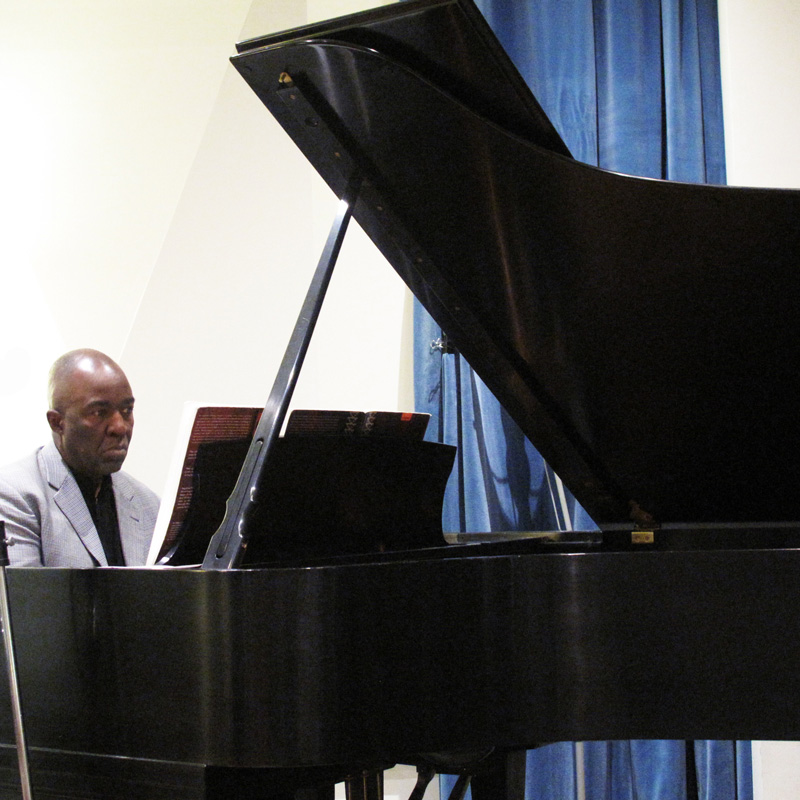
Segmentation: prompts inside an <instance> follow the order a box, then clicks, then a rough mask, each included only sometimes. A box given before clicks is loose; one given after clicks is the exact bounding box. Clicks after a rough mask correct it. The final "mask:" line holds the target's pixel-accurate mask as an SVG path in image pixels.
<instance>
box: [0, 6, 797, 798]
mask: <svg viewBox="0 0 800 800" xmlns="http://www.w3.org/2000/svg"><path fill="white" fill-rule="evenodd" d="M232 61H233V64H234V65H235V67H236V69H237V70H238V71H239V73H241V75H242V77H243V78H244V79H245V80H246V81H247V83H248V84H249V85H250V86H251V87H252V89H253V91H254V93H255V94H256V96H257V97H258V98H259V99H260V100H261V101H262V102H263V104H264V105H265V106H266V108H267V109H269V111H270V112H271V113H272V114H273V115H274V116H275V118H276V119H277V120H278V121H279V122H280V124H281V125H282V126H283V128H284V129H285V130H286V132H287V133H288V135H289V136H291V137H292V139H293V140H294V141H295V142H296V144H297V145H298V147H300V149H301V150H302V151H303V153H304V154H305V155H306V156H307V158H308V160H309V161H310V162H311V164H312V165H313V166H314V167H315V168H316V169H317V170H318V172H319V173H320V174H321V175H322V176H323V178H324V179H325V180H326V181H327V183H328V184H329V186H330V187H331V188H332V189H333V191H334V192H336V194H337V195H338V196H340V197H341V198H343V207H344V211H343V212H342V214H341V219H339V220H338V222H336V223H335V225H334V230H333V231H332V241H331V243H330V248H327V249H328V251H329V252H328V253H327V256H325V258H324V260H325V262H326V264H332V263H333V261H334V260H335V258H334V256H335V251H336V250H337V247H338V243H339V242H340V238H341V235H342V234H343V230H344V220H346V219H347V218H349V216H350V215H352V217H353V218H354V219H356V220H357V221H358V223H359V224H360V225H361V226H362V227H363V228H364V230H365V231H366V232H367V233H368V234H369V236H370V237H371V238H372V240H373V241H374V242H375V244H376V245H377V246H378V248H379V249H380V250H381V252H382V253H383V254H384V255H385V256H386V258H387V260H388V261H389V263H390V264H391V265H392V266H393V267H394V268H395V269H396V270H397V271H398V273H399V274H400V275H401V276H402V278H403V279H404V280H405V281H406V283H407V284H408V286H409V287H410V288H411V289H412V290H413V292H414V294H415V295H416V297H417V298H419V300H420V301H421V302H422V303H423V304H424V306H425V307H426V308H427V309H428V311H429V312H430V313H431V314H432V315H433V317H434V318H435V319H436V320H437V322H438V323H439V324H440V325H441V326H442V328H443V329H444V330H445V331H446V332H447V335H448V337H449V339H450V341H451V342H452V343H453V344H454V345H455V346H456V347H457V348H458V349H459V350H460V352H461V353H462V354H463V355H464V356H465V357H466V358H467V360H468V361H469V363H470V364H471V365H472V366H473V367H474V368H475V370H476V371H477V372H478V373H479V374H480V375H481V377H482V378H483V380H484V381H485V382H486V384H487V385H488V386H489V388H490V389H491V390H492V391H493V392H494V393H495V395H496V396H497V397H498V398H499V399H500V401H501V402H502V403H503V405H504V406H505V408H506V409H507V410H508V412H509V413H510V414H511V416H512V417H513V418H514V420H515V421H516V422H517V423H518V424H519V426H520V427H521V428H522V430H523V431H524V432H525V433H526V435H527V436H528V437H529V438H530V439H531V440H532V441H533V442H534V444H535V445H536V446H537V448H538V449H539V450H540V451H541V453H542V454H543V455H544V456H545V458H546V459H547V460H548V462H549V463H550V464H551V465H552V466H553V467H554V469H555V471H556V472H557V473H558V474H559V475H560V476H561V478H562V479H563V480H564V482H565V483H566V485H567V486H568V487H569V488H570V489H571V491H572V492H573V493H574V495H575V496H576V498H577V499H578V500H579V501H580V502H581V504H582V505H583V506H584V508H586V509H587V511H588V512H589V513H590V514H591V516H592V517H593V519H594V520H596V521H597V523H598V525H599V526H600V529H601V530H600V531H599V532H586V533H585V534H583V535H582V534H580V533H574V534H572V535H568V536H558V535H553V536H544V537H542V536H538V537H530V538H525V537H514V538H509V539H507V540H506V539H503V537H501V536H495V537H490V536H484V537H482V536H480V535H476V536H475V537H473V539H474V541H473V542H472V543H455V544H452V543H450V544H448V543H446V542H445V541H444V538H443V537H440V536H438V535H437V536H435V537H432V540H431V541H427V540H426V541H425V542H423V543H419V544H418V545H416V546H414V547H413V548H408V547H404V546H400V545H398V546H392V543H391V542H389V543H388V545H387V544H386V542H382V544H381V546H380V547H375V548H370V547H366V548H365V550H364V551H363V552H359V553H346V554H344V553H343V554H336V553H333V554H331V553H329V552H326V553H324V554H320V556H319V557H316V558H314V557H310V558H304V559H303V560H298V559H294V560H293V559H291V558H289V559H288V560H272V561H270V560H269V559H266V561H262V562H258V561H257V560H248V558H252V556H248V553H257V552H259V548H258V547H249V546H248V545H250V544H251V543H256V542H258V540H259V536H260V534H263V532H262V531H260V530H259V529H258V525H255V524H250V523H252V520H253V519H257V515H255V516H254V515H253V514H252V513H251V512H252V507H253V505H255V506H259V505H260V506H262V507H264V506H266V507H269V504H270V497H269V486H265V485H262V483H260V482H259V481H260V477H261V475H262V474H263V472H264V470H265V469H267V467H268V465H269V462H270V458H271V455H270V453H272V452H273V447H274V446H275V441H277V440H278V439H279V432H280V422H281V414H282V411H281V409H282V405H281V403H282V400H276V399H275V398H273V397H272V396H271V397H270V400H269V401H268V403H267V407H266V408H265V412H264V417H263V419H262V422H263V423H264V426H265V427H264V428H263V429H260V433H258V432H257V435H256V440H257V441H256V440H254V444H253V445H252V446H251V448H250V450H249V451H248V455H247V457H246V458H245V463H244V465H243V467H242V472H241V474H240V480H239V482H238V483H237V489H236V491H235V492H234V493H233V495H232V496H231V498H232V499H231V500H229V502H228V507H227V510H226V514H225V520H224V521H223V523H222V524H221V525H220V528H219V529H218V530H217V532H216V533H215V534H214V536H213V538H212V539H211V541H210V544H209V547H208V551H207V553H206V556H205V559H204V560H203V563H202V565H200V566H195V567H194V568H192V567H183V568H170V567H162V568H127V569H114V568H109V569H95V570H62V569H48V570H25V569H18V570H10V571H9V575H8V583H9V591H10V599H11V611H12V620H13V630H14V637H15V641H16V647H17V657H18V663H19V676H20V690H21V699H22V706H23V712H24V719H25V728H26V732H27V737H28V743H29V748H30V758H31V768H32V775H33V783H34V787H35V788H37V787H38V789H39V790H40V791H41V792H42V793H43V794H42V796H47V797H107V796H114V797H136V798H162V797H170V798H183V797H186V798H190V797H191V798H195V797H197V798H200V797H203V798H212V797H225V798H229V799H230V798H255V797H259V798H261V797H280V798H289V797H292V798H301V797H329V796H330V792H331V791H332V790H331V786H332V785H333V783H334V782H336V781H341V780H347V781H349V785H350V786H351V790H352V792H354V793H355V795H353V796H359V795H358V789H357V786H358V785H359V782H361V783H363V780H362V779H363V777H364V776H370V781H372V780H373V777H374V776H378V775H380V772H381V770H383V769H385V768H386V767H388V766H390V765H392V764H396V763H406V764H412V765H417V766H418V767H419V769H420V770H421V773H423V774H426V773H429V772H431V771H438V770H443V771H451V772H458V773H462V772H463V773H470V774H474V775H475V778H474V780H475V784H474V787H475V790H476V797H477V796H480V797H500V796H503V795H506V796H508V797H512V796H514V787H515V786H517V785H518V784H517V783H516V782H515V781H516V780H517V778H518V765H519V757H518V754H519V753H520V752H521V751H523V750H524V749H525V748H530V747H535V746H537V745H538V744H541V743H546V742H554V741H561V740H593V739H615V738H676V739H736V738H738V739H800V669H798V668H797V665H798V664H800V615H798V613H797V610H796V609H797V607H798V601H800V552H798V550H797V549H796V548H797V545H798V539H799V538H800V537H799V536H798V534H800V523H798V520H800V491H798V483H799V482H800V481H799V479H800V475H799V474H798V471H799V469H800V448H798V438H799V437H798V434H800V415H798V413H797V401H796V398H797V397H798V396H800V391H799V390H800V371H798V368H797V364H798V363H800V335H798V328H797V323H796V322H795V320H794V315H795V312H796V309H797V308H798V307H799V306H800V269H798V266H800V264H798V262H799V261H800V247H799V246H798V245H800V241H799V238H800V224H798V222H799V221H800V193H797V192H793V191H785V190H761V189H744V188H729V187H714V186H695V185H684V184H677V183H670V182H662V181H655V180H645V179H639V178H633V177H629V176H625V175H618V174H612V173H608V172H605V171H602V170H600V169H596V168H592V167H588V166H586V165H583V164H580V163H577V162H575V161H574V160H573V159H572V158H571V157H570V154H569V152H568V151H567V148H566V147H565V146H564V144H563V143H562V141H561V139H560V138H559V136H558V134H557V133H556V131H555V130H554V129H553V127H552V125H551V124H550V122H549V121H548V119H547V118H546V116H545V115H544V113H543V112H542V110H541V108H540V107H539V105H538V104H537V102H536V100H535V98H534V97H533V96H532V95H531V93H530V91H529V90H528V89H527V88H526V87H525V85H524V83H523V82H522V80H521V79H520V77H519V75H518V74H517V73H516V71H515V70H514V68H513V66H512V65H511V63H510V61H509V60H508V58H507V57H506V55H505V53H504V52H503V51H502V49H501V48H500V46H499V44H498V43H497V41H496V40H495V38H494V37H493V35H492V33H491V31H490V30H489V29H488V27H487V26H486V24H485V22H484V21H483V19H482V17H481V16H480V14H479V13H478V12H477V11H476V9H475V8H474V6H473V5H472V4H471V2H470V0H409V2H404V3H398V4H394V5H391V6H385V7H382V8H380V9H377V10H375V11H372V12H367V13H364V14H358V15H353V16H349V17H345V18H341V19H338V20H332V21H330V22H327V23H322V24H319V25H313V26H309V27H306V28H303V29H299V30H294V31H289V32H284V33H279V34H275V35H271V36H266V37H263V38H260V39H257V40H252V41H248V42H244V43H242V44H241V45H239V47H238V54H237V55H236V56H234V58H233V59H232ZM321 264H322V261H321ZM326 268H327V267H326ZM315 291H316V290H315ZM314 297H315V298H317V297H318V294H315V295H314ZM315 302H316V300H315ZM301 318H303V319H304V320H306V321H307V317H306V316H304V315H303V314H301ZM301 327H302V326H301ZM301 333H302V336H301V339H303V341H305V339H306V338H307V335H308V334H309V332H308V331H301ZM303 337H305V338H303ZM302 349H303V344H302V343H300V344H298V343H297V342H294V344H290V351H287V358H288V362H287V363H286V364H285V366H286V367H287V369H286V372H287V373H293V372H294V369H295V367H296V366H297V365H298V361H299V359H298V358H297V354H298V352H299V351H302ZM279 377H280V376H279ZM290 382H291V381H290V380H289V379H288V378H287V376H283V378H281V379H280V380H276V386H277V385H278V384H281V383H282V384H283V388H284V389H285V388H286V387H285V385H286V384H287V383H290ZM278 394H280V395H281V397H285V394H286V392H285V391H283V392H282V393H281V392H278ZM265 465H266V466H265ZM242 476H244V477H242ZM321 534H322V535H324V531H322V532H321ZM264 535H266V534H264ZM0 707H2V708H3V709H4V710H5V709H7V707H8V698H7V697H2V698H0ZM0 722H1V723H2V724H0V739H1V740H2V742H3V743H4V744H3V747H2V754H3V758H4V761H3V762H2V763H3V770H4V772H2V774H0V778H2V779H3V780H4V781H5V783H6V784H7V785H8V786H11V785H13V783H14V775H13V773H14V769H15V767H14V765H15V762H14V760H13V742H14V737H13V730H12V725H11V715H10V712H8V711H7V710H5V711H4V713H3V715H2V720H0ZM370 785H373V784H370ZM375 785H377V784H375ZM4 791H7V792H11V794H3V795H2V796H4V797H5V796H15V795H14V794H13V790H12V789H8V790H4ZM368 793H369V792H368V791H367V790H363V793H362V794H364V795H365V794H368Z"/></svg>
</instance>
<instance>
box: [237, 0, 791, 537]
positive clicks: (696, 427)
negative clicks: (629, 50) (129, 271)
mask: <svg viewBox="0 0 800 800" xmlns="http://www.w3.org/2000/svg"><path fill="white" fill-rule="evenodd" d="M238 49H239V55H237V56H235V57H234V58H233V59H232V61H233V63H234V65H235V67H236V68H237V69H238V70H239V72H240V73H241V74H242V76H243V77H244V78H245V80H246V81H247V82H248V83H249V84H250V86H251V87H252V88H253V90H254V91H255V92H256V94H257V95H258V97H259V98H260V99H261V100H262V101H263V102H264V104H265V105H266V106H267V107H268V108H269V110H270V111H271V112H272V114H273V115H274V116H275V117H276V118H277V120H278V121H279V122H280V124H281V125H282V126H283V127H284V129H285V130H286V131H287V132H288V133H289V135H290V136H291V137H292V139H293V140H294V141H295V142H296V143H297V145H298V146H299V147H300V149H301V150H302V151H303V153H304V154H305V155H306V156H307V158H308V159H309V161H310V162H311V163H312V164H313V165H314V167H315V168H316V169H317V170H318V171H319V173H320V174H321V175H322V177H323V178H324V179H325V180H326V181H327V183H328V184H329V185H330V187H331V188H332V189H333V191H334V192H336V193H337V194H338V195H340V196H341V195H342V194H343V192H344V190H345V187H346V185H347V183H348V181H349V180H350V179H351V177H352V175H353V174H354V173H355V172H358V173H360V174H361V175H362V177H363V185H362V188H361V191H360V194H359V198H358V201H357V203H356V206H355V210H354V216H355V218H356V220H357V221H358V222H359V224H360V225H361V226H362V228H364V230H365V231H366V232H367V233H368V235H369V236H370V237H371V238H372V240H373V241H374V242H375V244H376V245H377V246H378V248H379V249H380V250H381V251H382V253H383V254H384V255H385V256H386V258H387V259H388V260H389V262H390V263H391V264H392V265H393V266H394V268H395V269H396V270H397V271H398V273H399V274H400V275H401V277H402V278H403V279H404V281H405V282H406V283H407V284H408V286H409V287H410V288H411V290H412V291H413V292H414V294H415V295H416V296H417V297H418V298H419V300H420V301H421V302H422V303H423V304H424V305H425V307H426V308H427V309H428V311H429V312H430V313H431V314H432V316H433V317H434V318H435V319H436V321H437V322H438V323H439V324H440V325H441V327H442V328H443V329H444V330H445V331H446V332H447V334H448V336H449V338H450V340H451V342H452V343H453V344H455V346H456V347H457V348H458V349H459V350H460V351H461V352H462V353H463V355H464V356H465V357H466V359H467V360H468V361H469V363H470V364H471V365H472V367H473V368H474V369H475V370H476V371H477V372H478V374H479V375H480V376H481V377H482V378H483V380H484V381H485V382H486V384H487V385H488V386H489V388H490V389H491V390H492V391H493V392H494V393H495V395H496V396H497V398H498V399H499V400H500V402H501V403H502V404H503V405H504V407H505V408H506V410H507V411H508V412H509V413H510V415H511V416H512V417H513V418H514V419H515V421H516V422H517V423H518V424H519V426H520V427H521V428H522V430H523V431H524V432H525V434H526V435H527V436H528V437H529V438H530V439H531V441H532V442H533V443H534V444H535V445H536V447H537V448H538V449H539V450H540V452H541V453H542V455H543V456H544V457H545V458H546V459H547V461H548V462H549V463H550V464H551V465H552V466H553V468H554V469H555V470H556V472H557V473H558V474H559V475H560V476H561V477H562V479H563V480H564V482H565V483H566V484H567V486H569V488H570V489H571V490H572V492H573V493H574V494H575V496H576V497H577V499H578V500H579V501H580V502H581V503H582V505H583V506H584V507H585V508H586V510H587V511H588V512H589V513H590V514H591V515H592V517H593V518H594V519H595V520H596V521H597V522H598V523H599V524H600V525H601V526H602V527H604V528H613V527H630V525H631V521H635V522H637V523H639V524H646V525H649V524H651V522H652V524H654V525H661V526H663V527H669V526H676V525H677V526H681V525H684V524H693V525H695V524H697V525H704V524H708V525H715V526H716V525H725V524H730V523H746V524H748V525H749V524H754V523H759V524H781V523H791V522H795V521H797V520H798V519H800V492H798V490H797V487H798V484H799V483H800V475H798V465H799V463H800V448H798V439H800V436H798V434H800V415H799V414H798V413H797V403H796V398H797V397H798V396H799V395H800V392H798V389H800V385H799V384H800V378H798V365H799V364H800V336H798V325H797V323H796V322H795V321H794V319H793V316H794V313H795V311H796V309H797V308H798V307H800V270H798V253H800V248H798V245H799V244H800V242H798V229H799V228H800V226H798V220H800V192H794V191H785V190H763V189H741V188H730V187H713V186H697V185H689V184H678V183H674V182H666V181H655V180H648V179H639V178H631V177H628V176H622V175H617V174H614V173H609V172H605V171H603V170H599V169H597V168H594V167H589V166H586V165H583V164H580V163H578V162H576V161H574V160H573V159H572V158H571V157H570V156H569V153H568V151H567V149H566V147H565V146H564V144H563V142H562V141H561V139H560V138H559V136H558V134H557V133H556V132H555V130H554V129H553V127H552V125H551V124H550V123H549V121H548V120H547V118H546V116H545V114H544V113H543V112H542V110H541V108H540V107H539V105H538V104H537V102H536V100H535V99H534V98H533V96H532V95H531V93H530V92H529V90H528V89H527V88H526V87H525V85H524V83H523V81H522V79H521V78H520V76H519V75H518V73H517V72H516V70H515V69H514V67H513V66H512V64H511V62H510V61H509V59H508V58H507V56H506V55H505V53H504V52H503V50H502V48H501V47H500V45H499V44H498V42H497V41H496V39H495V37H494V35H493V34H492V32H491V31H490V29H489V28H488V26H487V25H486V23H485V21H484V20H483V18H482V17H481V15H480V13H479V12H478V11H477V10H476V8H475V7H474V6H473V5H472V3H471V2H470V1H469V0H410V2H403V3H398V4H393V5H389V6H384V7H382V8H379V9H376V10H375V11H371V12H366V13H363V14H356V15H352V16H349V17H344V18H341V19H337V20H331V21H330V22H327V23H321V24H318V25H312V26H309V27H306V28H302V29H297V30H294V31H288V32H285V33H281V34H276V35H272V36H268V37H263V38H260V39H255V40H251V41H248V42H245V43H243V44H241V45H240V46H239V48H238ZM276 190H277V187H276Z"/></svg>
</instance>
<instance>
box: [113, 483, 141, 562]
mask: <svg viewBox="0 0 800 800" xmlns="http://www.w3.org/2000/svg"><path fill="white" fill-rule="evenodd" d="M111 480H112V482H113V484H114V497H115V499H116V503H117V522H118V523H119V538H120V540H121V541H122V552H123V554H124V556H125V563H126V564H144V562H145V560H146V558H147V551H148V550H149V547H150V536H149V532H148V531H145V530H143V529H142V508H141V505H140V504H139V502H138V500H137V499H136V494H135V492H134V490H133V488H132V487H131V486H130V485H129V482H127V481H125V480H124V476H123V475H122V474H121V473H118V472H115V473H114V474H113V475H112V476H111Z"/></svg>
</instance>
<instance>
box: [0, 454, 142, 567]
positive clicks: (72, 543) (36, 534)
mask: <svg viewBox="0 0 800 800" xmlns="http://www.w3.org/2000/svg"><path fill="white" fill-rule="evenodd" d="M111 480H112V483H113V486H114V497H115V498H116V501H117V518H118V520H119V533H120V538H121V539H122V551H123V553H124V554H125V563H126V564H127V565H128V566H139V565H142V564H144V563H145V560H146V559H147V552H148V549H149V547H150V539H151V537H152V535H153V528H154V527H155V524H156V515H157V514H158V497H156V495H155V494H154V493H153V492H152V491H150V489H148V488H147V487H146V486H145V485H144V484H143V483H140V482H139V481H137V480H136V479H135V478H132V477H131V476H130V475H127V474H125V473H124V472H115V473H114V474H113V475H112V476H111ZM0 519H2V520H5V523H6V537H7V538H8V539H9V543H10V545H11V546H10V547H9V549H8V555H9V559H10V561H11V566H12V567H42V566H44V567H96V566H101V567H103V566H107V565H108V562H107V561H106V557H105V553H104V552H103V545H102V543H101V542H100V536H99V535H98V533H97V529H96V528H95V526H94V522H92V517H91V514H90V513H89V509H88V508H87V506H86V503H85V501H84V499H83V495H82V494H81V490H80V489H79V488H78V484H77V482H76V481H75V478H74V477H73V475H72V473H71V472H70V471H69V469H68V468H67V466H66V464H64V461H63V460H62V458H61V455H60V453H59V452H58V450H57V449H56V446H55V444H54V443H53V442H49V443H48V444H46V445H45V446H44V447H42V448H40V449H39V450H37V451H36V452H35V453H32V454H31V455H29V456H27V457H26V458H24V459H22V460H21V461H17V462H16V463H14V464H10V465H8V466H7V467H3V468H0Z"/></svg>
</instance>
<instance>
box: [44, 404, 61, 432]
mask: <svg viewBox="0 0 800 800" xmlns="http://www.w3.org/2000/svg"><path fill="white" fill-rule="evenodd" d="M47 424H48V425H49V426H50V430H51V431H53V433H58V434H61V433H63V430H64V415H63V414H60V413H59V412H58V411H54V410H53V409H52V408H51V409H50V410H49V411H48V412H47Z"/></svg>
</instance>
